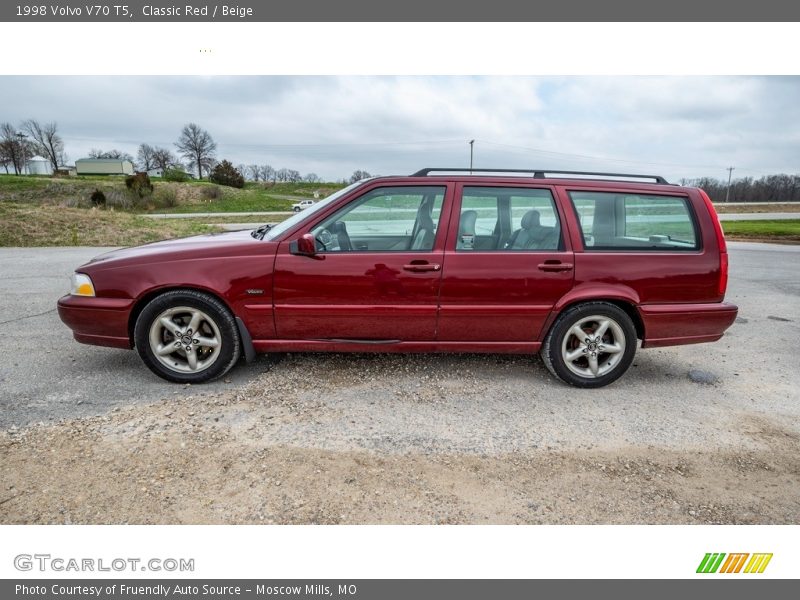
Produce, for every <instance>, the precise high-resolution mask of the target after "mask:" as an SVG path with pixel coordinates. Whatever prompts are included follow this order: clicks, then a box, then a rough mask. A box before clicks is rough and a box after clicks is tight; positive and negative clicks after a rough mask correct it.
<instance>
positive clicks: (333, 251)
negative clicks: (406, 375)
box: [274, 184, 453, 341]
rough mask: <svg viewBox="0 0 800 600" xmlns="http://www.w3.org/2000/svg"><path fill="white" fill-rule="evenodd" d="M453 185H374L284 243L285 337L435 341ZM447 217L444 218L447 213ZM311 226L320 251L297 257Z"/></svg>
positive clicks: (280, 271) (278, 283)
mask: <svg viewBox="0 0 800 600" xmlns="http://www.w3.org/2000/svg"><path fill="white" fill-rule="evenodd" d="M452 190H453V186H452V184H450V185H449V186H448V185H446V184H439V185H399V186H398V185H392V186H381V185H377V186H373V187H371V188H369V189H367V190H365V191H364V193H363V194H361V195H360V196H358V197H357V198H355V199H353V200H351V201H350V202H348V203H347V204H346V205H345V206H344V207H342V208H340V209H338V210H336V211H335V212H334V213H333V214H328V215H325V216H321V217H320V218H319V219H318V220H316V221H314V222H312V223H310V224H309V225H308V226H307V227H306V228H303V229H302V230H301V231H298V232H295V234H294V235H292V236H290V237H289V239H287V240H284V241H283V242H281V245H280V247H279V249H278V254H277V258H276V264H275V279H274V281H275V283H274V301H275V327H276V331H277V335H278V337H279V338H282V339H293V340H320V339H335V340H353V341H364V340H367V341H390V340H391V341H394V340H409V341H430V340H434V339H435V336H436V318H437V301H438V296H439V285H440V282H441V277H442V262H443V258H444V241H445V237H446V226H447V219H446V218H443V216H442V215H447V214H449V210H448V208H449V203H450V202H451V201H452V200H451V198H452ZM443 219H444V220H443ZM304 233H312V234H313V235H314V236H315V238H316V239H317V251H318V253H317V254H316V255H315V256H313V257H308V256H297V255H293V254H291V252H290V251H289V248H290V243H291V241H292V240H296V239H297V238H298V237H300V236H301V235H302V234H304Z"/></svg>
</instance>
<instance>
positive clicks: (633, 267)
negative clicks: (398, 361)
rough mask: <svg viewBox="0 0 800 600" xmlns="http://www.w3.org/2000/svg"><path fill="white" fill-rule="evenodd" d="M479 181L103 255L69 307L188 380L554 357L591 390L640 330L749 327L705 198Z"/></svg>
mask: <svg viewBox="0 0 800 600" xmlns="http://www.w3.org/2000/svg"><path fill="white" fill-rule="evenodd" d="M479 172H480V173H483V175H474V174H472V172H471V171H469V170H465V169H423V170H421V171H419V172H417V173H414V174H413V175H411V176H405V177H377V178H373V179H368V180H364V181H360V182H358V183H355V184H353V185H351V186H349V187H347V188H345V189H343V190H341V191H339V192H336V193H335V194H333V195H332V196H330V197H328V198H326V199H325V200H322V201H320V202H318V203H316V204H314V205H313V206H311V207H310V208H308V209H306V210H305V211H302V212H300V213H298V214H296V215H294V216H292V217H290V218H288V219H287V220H285V221H283V222H281V223H279V224H277V225H274V226H269V225H264V226H262V227H259V228H258V229H256V230H254V231H243V232H232V233H221V234H214V235H202V236H196V237H190V238H186V239H179V240H170V241H164V242H157V243H152V244H147V245H144V246H140V247H137V248H126V249H122V250H115V251H113V252H109V253H107V254H103V255H101V256H98V257H97V258H95V259H93V260H92V261H91V262H89V263H87V264H85V265H83V266H82V267H80V268H79V269H78V270H77V272H76V273H75V274H74V276H73V288H72V292H71V293H70V294H69V295H67V296H64V297H63V298H61V299H60V300H59V301H58V312H59V315H60V316H61V319H62V321H64V323H66V324H67V325H68V326H69V327H70V328H72V330H73V331H74V336H75V339H76V340H78V341H79V342H83V343H87V344H97V345H101V346H112V347H115V348H133V347H135V348H136V349H137V350H138V352H139V355H140V356H141V357H142V360H143V361H144V362H145V364H146V365H147V366H148V367H149V368H150V369H151V370H152V371H153V372H154V373H156V374H157V375H159V376H160V377H163V378H164V379H167V380H169V381H174V382H181V383H186V382H191V383H198V382H203V381H208V380H211V379H214V378H216V377H220V376H221V375H223V374H225V373H226V372H227V371H228V370H229V369H230V368H231V367H233V365H234V364H235V363H236V362H237V361H238V360H239V358H240V356H242V355H243V356H244V357H245V358H246V360H248V361H250V360H253V358H254V356H255V354H256V353H257V352H286V351H292V352H295V351H298V352H309V351H330V352H489V353H499V352H504V353H536V352H539V353H540V354H541V355H542V358H543V359H544V363H545V365H546V366H547V368H548V369H549V370H550V372H551V373H552V374H553V375H555V376H556V377H558V378H559V379H561V380H562V381H565V382H566V383H569V384H572V385H575V386H579V387H600V386H603V385H606V384H609V383H611V382H612V381H614V380H616V379H617V378H618V377H620V376H621V375H622V374H623V373H624V372H625V371H626V370H627V369H628V367H629V366H630V365H631V362H632V361H633V356H634V353H635V352H636V347H637V340H641V345H642V348H648V347H658V346H673V345H678V344H694V343H700V342H713V341H715V340H718V339H720V338H721V337H722V334H723V332H724V331H725V330H726V329H727V328H728V327H729V326H730V325H731V324H732V323H733V321H734V319H735V318H736V313H737V307H736V306H734V305H732V304H727V303H724V302H723V299H724V296H725V288H726V285H727V278H728V254H727V250H726V246H725V239H724V237H723V233H722V228H721V227H720V224H719V221H718V219H717V216H716V213H715V211H714V208H713V206H712V204H711V201H710V200H709V198H708V196H707V195H706V194H705V192H703V191H702V190H700V189H697V188H688V187H679V186H675V185H670V184H668V183H667V182H666V181H665V180H664V179H663V178H661V177H658V176H638V175H637V176H634V175H619V174H613V173H612V174H609V173H584V172H573V171H569V172H567V171H538V170H537V171H534V170H531V171H520V170H502V171H501V170H494V169H485V170H480V171H479ZM437 173H438V174H437ZM636 179H639V180H645V179H646V180H652V182H650V181H647V182H641V181H633V180H636Z"/></svg>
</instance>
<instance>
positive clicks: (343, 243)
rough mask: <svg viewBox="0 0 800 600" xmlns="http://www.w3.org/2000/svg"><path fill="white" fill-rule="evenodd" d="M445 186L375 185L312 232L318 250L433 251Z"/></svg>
mask: <svg viewBox="0 0 800 600" xmlns="http://www.w3.org/2000/svg"><path fill="white" fill-rule="evenodd" d="M445 190H446V188H445V187H444V186H425V187H421V186H407V187H386V188H378V189H375V190H372V191H370V192H367V193H366V194H364V195H363V196H361V197H359V198H357V199H355V200H353V201H352V202H350V203H349V204H348V205H347V206H345V207H344V208H342V209H341V210H339V211H338V212H336V213H335V214H334V215H333V216H331V217H328V218H327V219H325V220H324V221H323V222H322V223H320V224H318V225H317V226H316V227H314V229H313V230H312V231H311V233H312V234H313V235H314V237H315V238H316V240H317V249H318V250H319V251H320V252H403V251H409V250H412V251H413V250H418V251H425V250H432V249H433V242H434V239H435V238H436V230H437V229H438V227H439V217H440V216H441V212H442V203H443V201H444V194H445Z"/></svg>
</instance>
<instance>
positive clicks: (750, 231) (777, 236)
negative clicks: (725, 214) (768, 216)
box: [722, 219, 800, 243]
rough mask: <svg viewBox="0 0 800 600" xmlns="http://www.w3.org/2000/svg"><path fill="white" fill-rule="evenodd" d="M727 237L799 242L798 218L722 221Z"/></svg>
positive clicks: (799, 226) (799, 228) (799, 225)
mask: <svg viewBox="0 0 800 600" xmlns="http://www.w3.org/2000/svg"><path fill="white" fill-rule="evenodd" d="M722 229H723V230H724V231H725V237H727V238H729V239H737V238H738V239H748V238H751V239H774V240H778V241H782V242H793V243H800V219H786V220H769V221H723V222H722Z"/></svg>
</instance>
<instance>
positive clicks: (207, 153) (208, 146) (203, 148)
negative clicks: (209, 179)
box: [175, 123, 217, 179]
mask: <svg viewBox="0 0 800 600" xmlns="http://www.w3.org/2000/svg"><path fill="white" fill-rule="evenodd" d="M175 147H176V148H178V151H179V152H180V153H181V156H183V157H184V158H186V160H188V161H190V162H191V164H193V165H195V166H196V167H197V176H198V178H199V179H202V178H203V169H205V170H206V172H211V169H212V168H213V166H214V164H216V160H215V153H216V150H217V144H216V142H215V141H214V139H213V138H212V137H211V134H209V133H208V131H206V130H205V129H203V128H202V127H200V126H199V125H196V124H195V123H188V124H186V125H184V127H183V129H182V130H181V136H180V137H179V138H178V141H177V142H176V143H175Z"/></svg>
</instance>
